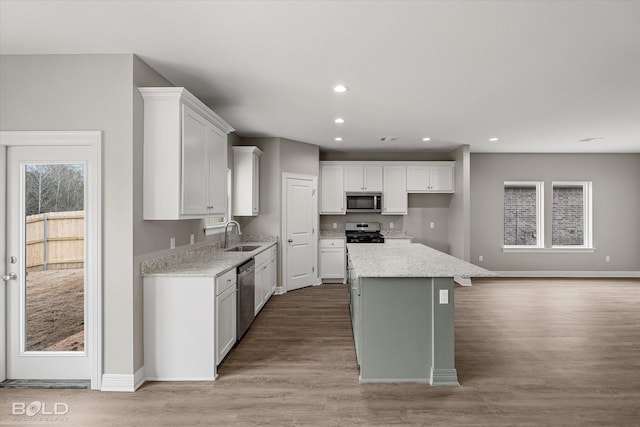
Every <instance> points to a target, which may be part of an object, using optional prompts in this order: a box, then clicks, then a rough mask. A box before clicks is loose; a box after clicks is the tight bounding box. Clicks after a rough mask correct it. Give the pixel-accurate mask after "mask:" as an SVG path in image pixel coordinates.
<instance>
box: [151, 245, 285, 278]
mask: <svg viewBox="0 0 640 427" xmlns="http://www.w3.org/2000/svg"><path fill="white" fill-rule="evenodd" d="M240 244H241V245H243V246H247V245H251V246H259V248H258V249H255V250H253V251H248V252H225V251H224V249H218V248H217V247H216V246H215V245H204V246H199V247H196V248H194V249H187V250H184V251H181V252H179V253H174V254H170V255H166V256H163V257H159V258H155V259H152V260H148V261H144V262H143V263H142V265H141V269H140V270H141V275H142V276H144V277H149V276H180V277H216V276H219V275H221V274H222V273H226V272H227V271H229V270H231V269H232V268H235V267H237V266H239V265H242V264H244V263H245V262H246V261H248V260H250V259H251V258H253V257H255V256H256V255H258V254H259V253H261V252H264V251H265V250H267V249H269V248H270V247H272V246H274V245H276V242H275V241H272V242H264V241H256V242H250V241H243V242H242V243H240ZM235 246H237V245H235Z"/></svg>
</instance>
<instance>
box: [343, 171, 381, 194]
mask: <svg viewBox="0 0 640 427" xmlns="http://www.w3.org/2000/svg"><path fill="white" fill-rule="evenodd" d="M344 191H349V192H359V191H360V192H365V191H366V192H370V191H382V166H377V165H371V166H367V165H349V166H345V167H344Z"/></svg>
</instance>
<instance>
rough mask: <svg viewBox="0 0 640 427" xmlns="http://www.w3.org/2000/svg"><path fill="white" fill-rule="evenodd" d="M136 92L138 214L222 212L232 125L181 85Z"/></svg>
mask: <svg viewBox="0 0 640 427" xmlns="http://www.w3.org/2000/svg"><path fill="white" fill-rule="evenodd" d="M138 90H139V91H140V93H141V95H142V97H143V99H144V149H143V152H144V154H143V156H144V160H143V161H144V168H143V170H144V172H143V218H144V219H145V220H176V219H197V218H204V217H208V216H214V215H215V216H223V215H225V214H226V211H227V203H226V198H227V191H226V190H227V185H226V183H227V134H228V133H229V132H231V131H233V128H232V127H231V126H229V125H228V124H227V123H226V122H225V121H224V120H222V119H221V118H220V117H219V116H218V115H217V114H215V113H214V112H213V111H211V110H210V109H209V108H208V107H207V106H206V105H204V104H203V103H202V102H200V101H199V100H198V99H197V98H196V97H195V96H193V95H192V94H191V93H189V91H187V90H186V89H184V88H173V87H160V88H156V87H154V88H146V87H143V88H138Z"/></svg>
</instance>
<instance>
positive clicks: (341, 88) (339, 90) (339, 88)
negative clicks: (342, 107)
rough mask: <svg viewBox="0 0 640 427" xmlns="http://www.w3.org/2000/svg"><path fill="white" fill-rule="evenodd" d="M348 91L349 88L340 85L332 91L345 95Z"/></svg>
mask: <svg viewBox="0 0 640 427" xmlns="http://www.w3.org/2000/svg"><path fill="white" fill-rule="evenodd" d="M348 90H349V88H348V87H346V86H345V85H342V84H340V85H336V86H334V87H333V91H334V92H336V93H345V92H346V91H348Z"/></svg>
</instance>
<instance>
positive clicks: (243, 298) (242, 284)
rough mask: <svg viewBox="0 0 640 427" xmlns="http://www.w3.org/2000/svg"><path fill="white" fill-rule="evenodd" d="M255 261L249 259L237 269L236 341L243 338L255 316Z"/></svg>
mask: <svg viewBox="0 0 640 427" xmlns="http://www.w3.org/2000/svg"><path fill="white" fill-rule="evenodd" d="M254 266H255V261H254V260H253V258H251V260H250V261H247V262H245V263H244V264H242V265H241V266H240V267H238V310H237V326H236V332H237V333H236V335H237V338H236V339H237V340H238V341H240V339H241V338H242V337H243V336H244V334H245V333H246V332H247V329H249V326H251V323H252V322H253V319H254V318H255V317H256V315H255V275H254V271H253V270H254Z"/></svg>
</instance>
